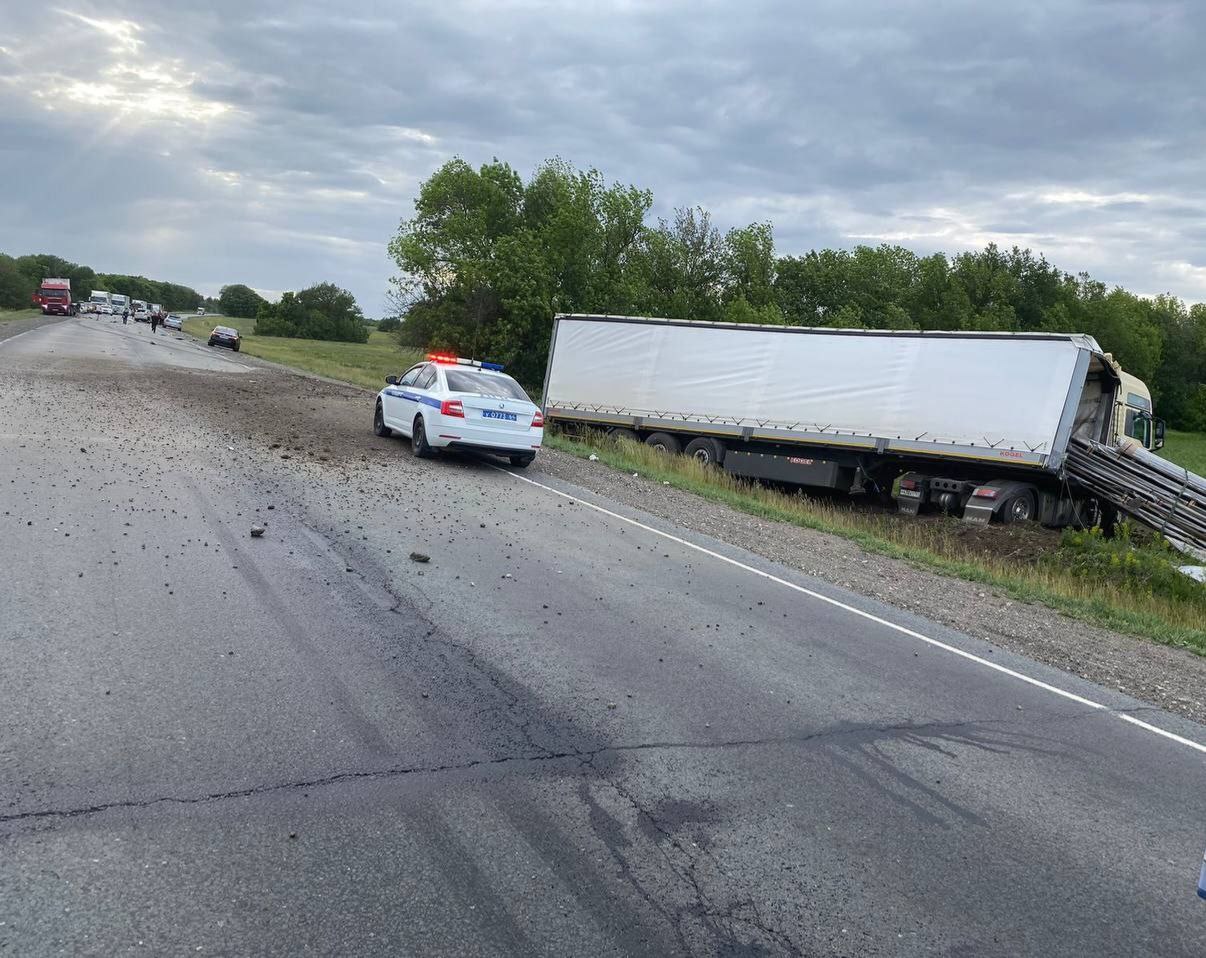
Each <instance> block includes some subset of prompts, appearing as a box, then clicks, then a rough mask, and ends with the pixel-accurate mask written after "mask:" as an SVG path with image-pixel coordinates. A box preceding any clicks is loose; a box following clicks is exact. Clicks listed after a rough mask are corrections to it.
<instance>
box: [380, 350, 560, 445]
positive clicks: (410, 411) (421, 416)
mask: <svg viewBox="0 0 1206 958" xmlns="http://www.w3.org/2000/svg"><path fill="white" fill-rule="evenodd" d="M385 383H386V385H385V388H384V389H382V390H381V392H379V393H378V394H377V405H376V410H375V412H374V413H373V430H374V431H375V432H376V433H377V435H378V436H390V435H393V433H395V432H400V433H402V435H404V436H408V437H410V445H411V448H412V449H413V450H414V453H415V455H416V456H422V457H425V458H426V457H429V456H433V455H435V454H436V452H437V451H438V450H440V449H472V450H476V451H478V452H488V453H493V454H494V455H499V456H506V457H507V458H509V459H510V460H511V465H513V466H518V467H520V468H522V467H524V466H527V465H530V464H531V462H532V460H533V459H535V458H536V450H538V449H539V448H540V443H541V440H542V439H543V438H544V416H543V414H542V413H541V412H540V409H539V408H537V406H536V404H535V403H533V402H532V400H530V399H529V398H528V396H527V393H525V392H524V391H523V387H522V386H520V385H519V383H517V382H516V381H515V380H514V379H512V378H511V377H510V376H508V375H507V374H506V373H504V372H503V367H502V366H500V365H499V364H498V363H483V362H478V361H477V360H473V359H461V358H459V357H457V356H446V355H442V354H437V353H432V354H430V355H429V356H428V357H427V359H426V361H424V362H421V363H416V364H415V365H414V366H411V367H410V369H408V370H406V372H405V373H403V374H402V375H401V376H386V377H385Z"/></svg>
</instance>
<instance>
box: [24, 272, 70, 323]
mask: <svg viewBox="0 0 1206 958" xmlns="http://www.w3.org/2000/svg"><path fill="white" fill-rule="evenodd" d="M33 302H34V305H35V306H40V307H41V308H42V312H43V313H45V314H46V315H48V316H74V315H75V313H76V307H75V305H74V304H73V303H72V302H71V280H69V279H63V278H60V277H54V276H52V277H49V278H47V279H44V280H42V285H41V286H40V287H38V291H37V292H36V293H34V294H33Z"/></svg>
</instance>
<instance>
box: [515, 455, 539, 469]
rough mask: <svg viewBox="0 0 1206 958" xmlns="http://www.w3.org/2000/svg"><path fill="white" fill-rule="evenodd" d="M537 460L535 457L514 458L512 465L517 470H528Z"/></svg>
mask: <svg viewBox="0 0 1206 958" xmlns="http://www.w3.org/2000/svg"><path fill="white" fill-rule="evenodd" d="M535 458H536V457H535V456H512V457H511V465H513V466H514V467H515V468H516V469H527V468H528V466H530V465H531V464H532V460H533V459H535Z"/></svg>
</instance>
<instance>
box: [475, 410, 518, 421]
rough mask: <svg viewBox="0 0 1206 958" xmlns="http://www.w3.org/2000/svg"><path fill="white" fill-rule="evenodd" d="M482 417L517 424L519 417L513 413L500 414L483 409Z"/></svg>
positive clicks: (497, 411)
mask: <svg viewBox="0 0 1206 958" xmlns="http://www.w3.org/2000/svg"><path fill="white" fill-rule="evenodd" d="M482 415H483V416H485V417H486V418H487V419H505V420H506V421H507V422H518V421H519V416H518V415H517V414H516V413H513V412H500V411H499V410H497V409H483V410H482Z"/></svg>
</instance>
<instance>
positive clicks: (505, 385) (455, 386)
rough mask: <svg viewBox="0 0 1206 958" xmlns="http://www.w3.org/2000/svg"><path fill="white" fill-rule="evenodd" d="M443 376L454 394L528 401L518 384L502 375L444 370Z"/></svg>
mask: <svg viewBox="0 0 1206 958" xmlns="http://www.w3.org/2000/svg"><path fill="white" fill-rule="evenodd" d="M444 375H445V376H447V377H448V389H449V390H450V391H451V392H454V393H478V394H479V395H482V396H502V397H504V398H506V399H525V400H526V399H528V394H527V393H525V392H524V391H523V388H522V387H521V386H520V385H519V383H517V382H516V381H515V380H514V379H512V378H511V377H510V376H507V375H505V374H503V373H484V372H480V371H479V370H476V369H446V370H445V371H444ZM528 401H529V402H530V401H531V400H528Z"/></svg>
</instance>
